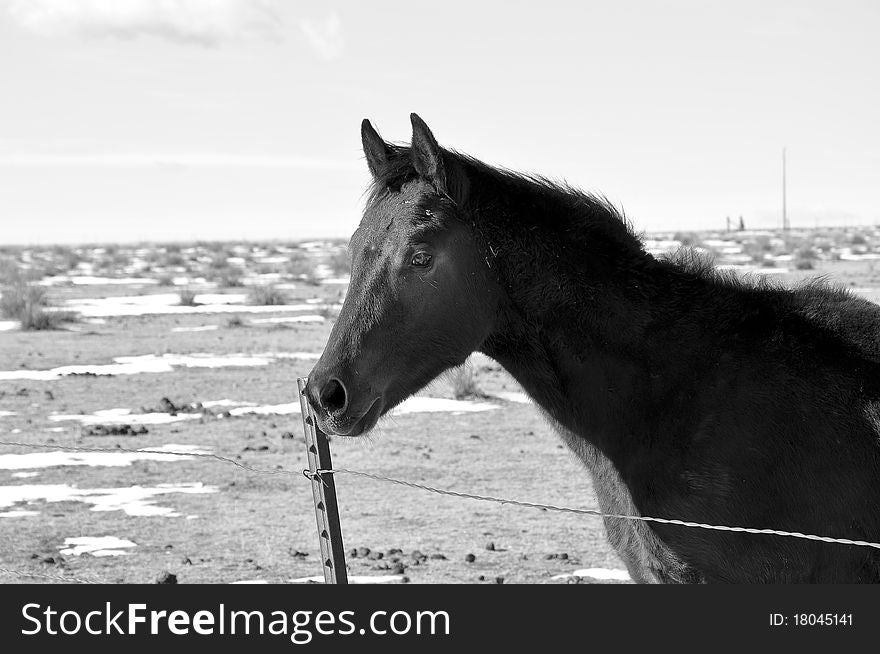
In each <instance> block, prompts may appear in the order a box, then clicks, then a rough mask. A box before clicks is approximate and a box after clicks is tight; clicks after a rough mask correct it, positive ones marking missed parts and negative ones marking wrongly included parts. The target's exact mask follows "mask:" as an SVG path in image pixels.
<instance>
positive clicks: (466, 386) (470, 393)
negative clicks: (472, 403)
mask: <svg viewBox="0 0 880 654" xmlns="http://www.w3.org/2000/svg"><path fill="white" fill-rule="evenodd" d="M447 376H448V378H449V385H450V386H451V388H452V396H453V397H454V398H455V399H456V400H473V399H483V398H486V397H488V395H486V393H484V392H483V390H482V389H481V388H480V386H479V384H477V377H476V375H475V374H474V369H473V368H472V367H471V366H470V365H469V364H467V363H465V364H464V365H463V366H459V367H458V368H453V369H452V370H450V371H449V372H448V373H447Z"/></svg>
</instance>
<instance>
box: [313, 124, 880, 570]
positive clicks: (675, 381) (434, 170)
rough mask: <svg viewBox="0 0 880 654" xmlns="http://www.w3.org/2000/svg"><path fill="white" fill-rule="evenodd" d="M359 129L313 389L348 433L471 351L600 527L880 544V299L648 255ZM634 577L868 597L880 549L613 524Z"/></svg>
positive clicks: (604, 212) (318, 404)
mask: <svg viewBox="0 0 880 654" xmlns="http://www.w3.org/2000/svg"><path fill="white" fill-rule="evenodd" d="M411 121H412V129H413V132H412V140H411V143H410V145H408V146H407V145H400V144H393V143H389V142H386V141H385V140H383V138H382V137H381V136H380V135H379V133H378V132H377V131H376V130H375V129H374V128H373V126H372V125H371V124H370V122H369V121H368V120H364V121H363V123H362V125H361V136H362V141H363V149H364V154H365V157H366V163H367V166H368V168H369V171H370V173H371V176H372V183H371V185H370V188H369V192H368V196H367V200H366V206H365V210H364V214H363V218H362V220H361V222H360V225H359V226H358V228H357V229H356V231H355V232H354V234H353V235H352V237H351V241H350V245H349V247H350V253H351V257H352V274H351V282H350V286H349V290H348V293H347V295H346V298H345V301H344V304H343V306H342V310H341V313H340V314H339V316H338V318H337V320H336V322H335V324H334V325H333V328H332V330H331V333H330V336H329V339H328V342H327V344H326V347H325V349H324V351H323V353H322V355H321V357H320V359H319V360H318V361H317V363H316V364H315V366H314V369H313V370H312V371H311V373H310V374H309V381H308V385H307V387H306V389H305V392H306V395H307V398H308V401H309V403H310V404H311V406H312V408H313V409H314V411H315V414H316V417H317V421H318V425H319V426H320V428H321V429H322V430H323V431H325V432H326V433H328V434H333V435H338V436H348V437H356V436H360V435H362V434H364V433H366V432H368V431H370V430H371V429H372V428H373V427H374V426H375V425H376V422H377V421H378V419H379V418H380V417H381V416H382V415H384V414H385V413H386V412H388V411H389V410H390V409H392V408H393V407H394V406H396V405H397V404H399V403H400V402H402V401H403V400H404V399H406V398H407V397H409V396H410V395H412V394H413V393H415V392H417V391H419V390H420V389H421V388H423V387H424V386H425V385H426V384H428V383H429V382H430V381H432V380H433V379H434V378H435V377H437V376H438V375H440V374H441V373H443V372H444V371H446V370H448V369H450V368H452V367H455V366H458V365H461V364H462V363H463V362H464V361H465V360H466V358H467V357H468V356H469V355H470V354H471V353H473V352H482V353H484V354H486V355H487V356H489V357H491V358H493V359H495V360H496V361H498V362H499V363H500V364H501V366H502V367H503V368H504V369H505V370H507V371H508V372H509V373H510V374H511V375H512V376H513V377H514V378H515V379H516V380H517V382H518V383H519V384H520V385H521V386H522V388H523V389H524V391H525V392H526V393H527V394H528V395H529V396H530V397H531V398H532V400H533V401H534V402H535V404H537V406H538V407H539V408H540V410H541V411H542V412H543V413H544V414H545V415H546V417H547V418H548V419H549V421H550V422H551V424H552V425H553V426H554V427H555V428H556V429H557V430H558V432H559V433H560V435H561V437H562V439H563V440H564V441H565V443H566V444H567V445H568V447H569V448H571V450H573V451H574V453H575V454H576V455H577V456H578V457H579V458H580V460H581V461H582V462H583V463H584V465H585V467H586V468H587V469H588V471H589V473H590V474H591V476H592V480H593V484H594V488H595V490H596V494H597V498H598V501H599V505H600V508H601V509H602V511H603V512H604V513H610V514H617V515H632V516H653V517H660V518H665V519H673V520H682V521H689V522H696V523H704V524H710V525H722V526H724V525H727V526H741V527H746V528H756V529H775V530H783V531H790V532H802V533H807V534H818V535H821V536H827V537H832V538H840V539H844V538H845V539H852V540H867V541H873V542H877V541H880V333H878V332H880V306H878V305H875V304H872V303H870V302H868V301H866V300H863V299H860V298H858V297H855V296H853V295H851V294H850V292H848V291H847V290H844V289H841V288H838V287H835V286H833V285H831V284H830V283H828V282H827V281H824V280H821V279H820V280H815V281H811V282H807V283H805V284H803V285H801V286H798V287H795V288H790V289H787V288H783V287H781V286H779V285H776V284H773V283H770V282H768V281H766V280H765V279H762V278H757V279H753V278H741V277H738V276H736V275H735V274H732V273H729V272H721V271H717V270H715V269H714V267H713V266H712V265H711V264H710V263H709V262H707V261H706V260H705V259H703V258H701V257H699V256H696V255H693V254H692V253H688V251H686V250H685V251H683V252H681V253H679V254H677V255H673V256H668V257H654V256H652V255H651V254H649V253H648V252H646V251H645V248H644V245H643V243H642V241H641V240H640V238H639V237H638V236H637V235H636V234H635V233H634V231H633V228H632V225H631V224H630V222H629V221H628V220H627V219H626V217H625V216H624V215H623V214H622V212H620V211H618V210H617V209H615V208H614V207H613V206H612V205H611V204H610V203H609V202H608V201H607V200H605V199H604V198H602V197H598V196H596V195H593V194H588V193H585V192H582V191H580V190H577V189H575V188H573V187H571V186H569V185H565V184H560V183H555V182H552V181H550V180H548V179H546V178H543V177H540V176H535V175H527V174H520V173H517V172H513V171H511V170H507V169H503V168H499V167H494V166H490V165H487V164H485V163H483V162H481V161H479V160H477V159H475V158H473V157H470V156H467V155H464V154H461V153H459V152H456V151H454V150H451V149H446V148H442V147H440V145H439V144H438V142H437V140H436V138H435V137H434V135H433V134H432V132H431V130H430V129H429V128H428V126H427V124H426V123H425V122H424V121H423V120H422V119H421V118H420V117H419V116H417V115H415V114H412V115H411ZM605 527H606V531H607V535H608V538H609V541H610V543H611V545H612V546H613V547H614V549H615V550H616V552H617V553H618V555H619V556H620V557H621V559H622V560H623V561H624V563H625V565H626V566H627V569H628V570H629V572H630V575H631V576H632V578H633V579H634V580H635V581H637V582H645V583H852V582H860V583H867V582H871V583H877V582H880V550H878V549H876V548H871V547H865V546H857V545H849V544H840V543H828V542H820V541H816V540H808V539H802V538H793V537H783V536H779V535H767V534H754V533H743V532H738V531H720V530H712V529H699V528H693V527H688V526H683V525H675V524H664V523H657V522H645V521H641V520H627V519H622V518H606V519H605Z"/></svg>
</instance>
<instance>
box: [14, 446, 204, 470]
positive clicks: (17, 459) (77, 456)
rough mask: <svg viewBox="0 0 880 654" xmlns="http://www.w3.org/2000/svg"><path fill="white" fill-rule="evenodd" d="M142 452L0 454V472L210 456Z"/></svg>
mask: <svg viewBox="0 0 880 654" xmlns="http://www.w3.org/2000/svg"><path fill="white" fill-rule="evenodd" d="M144 449H148V450H150V452H143V451H138V452H64V451H61V450H58V451H52V452H29V453H27V454H0V470H34V469H37V468H52V467H56V466H91V467H96V466H101V467H111V468H121V467H125V466H130V465H131V464H132V463H133V462H134V461H186V460H192V458H193V457H191V456H178V455H175V454H170V452H179V453H183V454H210V451H209V450H206V449H204V448H202V447H199V446H194V445H177V444H174V443H171V444H168V445H159V446H157V447H148V448H144ZM164 452H169V454H164Z"/></svg>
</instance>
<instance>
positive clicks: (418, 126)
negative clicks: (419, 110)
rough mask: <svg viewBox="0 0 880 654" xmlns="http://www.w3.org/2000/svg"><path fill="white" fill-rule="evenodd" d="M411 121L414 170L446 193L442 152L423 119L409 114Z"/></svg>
mask: <svg viewBox="0 0 880 654" xmlns="http://www.w3.org/2000/svg"><path fill="white" fill-rule="evenodd" d="M409 118H410V120H411V121H412V128H413V135H412V158H413V165H414V166H415V169H416V172H417V173H418V174H419V175H420V176H421V177H423V178H424V179H426V180H428V181H430V182H432V183H433V184H434V186H435V187H436V188H437V190H438V191H442V192H443V193H448V189H447V184H446V181H447V180H446V169H445V167H444V165H443V153H442V151H441V150H440V146H439V145H438V144H437V139H435V138H434V135H433V134H432V133H431V130H430V129H428V126H427V125H426V124H425V121H424V120H422V119H421V118H419V117H418V115H416V114H410V115H409Z"/></svg>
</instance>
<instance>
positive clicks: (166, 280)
mask: <svg viewBox="0 0 880 654" xmlns="http://www.w3.org/2000/svg"><path fill="white" fill-rule="evenodd" d="M157 279H158V281H159V286H174V277H172V276H171V275H169V274H167V273H165V274H162V275H159V277H158V278H157Z"/></svg>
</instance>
